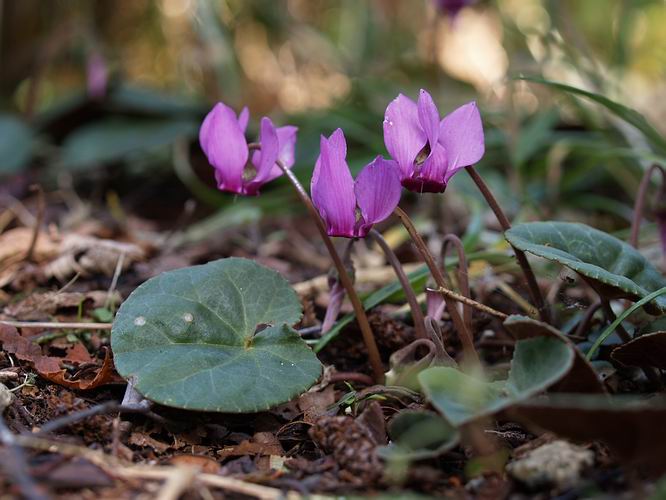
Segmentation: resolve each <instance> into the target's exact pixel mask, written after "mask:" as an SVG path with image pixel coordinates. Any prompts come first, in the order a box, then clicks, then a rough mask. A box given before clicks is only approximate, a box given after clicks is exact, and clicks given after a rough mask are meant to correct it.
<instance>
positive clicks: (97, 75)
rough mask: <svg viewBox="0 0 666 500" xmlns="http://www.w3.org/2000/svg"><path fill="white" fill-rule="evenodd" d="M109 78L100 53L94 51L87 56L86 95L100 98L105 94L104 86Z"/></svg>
mask: <svg viewBox="0 0 666 500" xmlns="http://www.w3.org/2000/svg"><path fill="white" fill-rule="evenodd" d="M108 80H109V71H108V69H107V67H106V61H105V60H104V57H102V54H100V53H99V52H97V51H95V52H92V53H91V54H90V56H89V57H88V63H87V67H86V85H87V87H88V95H89V96H90V97H91V98H93V99H101V98H102V97H104V95H105V94H106V87H107V83H108Z"/></svg>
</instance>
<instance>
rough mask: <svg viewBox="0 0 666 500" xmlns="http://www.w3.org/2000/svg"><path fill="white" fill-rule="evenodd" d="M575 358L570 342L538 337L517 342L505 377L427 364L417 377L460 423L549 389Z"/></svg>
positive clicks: (441, 407) (444, 411)
mask: <svg viewBox="0 0 666 500" xmlns="http://www.w3.org/2000/svg"><path fill="white" fill-rule="evenodd" d="M573 361H574V352H573V348H572V347H571V346H569V345H567V344H565V343H563V342H560V341H559V340H556V339H553V338H548V337H538V338H533V339H528V340H521V341H519V342H517V343H516V349H515V351H514V355H513V360H512V361H511V370H510V372H509V378H508V379H507V380H506V381H498V382H486V381H485V380H482V379H479V378H476V377H472V376H470V375H467V374H465V373H463V372H461V371H460V370H457V369H455V368H449V367H434V368H428V369H427V370H424V371H422V372H421V373H420V374H419V376H418V378H419V382H420V383H421V388H422V389H423V391H424V393H425V394H426V396H427V398H428V399H429V400H430V402H431V403H432V404H433V406H434V407H435V408H436V409H437V410H439V411H440V412H441V413H442V415H444V417H445V418H446V419H447V420H448V421H449V422H450V423H451V424H453V425H454V426H456V427H458V426H460V425H463V424H465V423H467V422H470V421H472V420H474V419H477V418H479V417H482V416H485V415H491V414H493V413H496V412H498V411H500V410H502V409H504V408H507V407H508V406H511V405H513V404H515V403H517V402H519V401H523V400H525V399H527V398H529V397H531V396H533V395H535V394H537V393H539V392H542V391H544V390H546V389H547V388H548V387H549V386H551V385H552V384H554V383H555V382H557V381H558V380H560V379H561V378H562V377H563V376H564V375H566V373H567V372H568V371H569V370H570V369H571V367H572V365H573Z"/></svg>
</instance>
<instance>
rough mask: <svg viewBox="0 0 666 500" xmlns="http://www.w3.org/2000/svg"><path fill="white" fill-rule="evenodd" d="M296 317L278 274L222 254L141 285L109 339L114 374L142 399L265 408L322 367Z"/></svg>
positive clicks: (298, 389) (296, 307)
mask: <svg viewBox="0 0 666 500" xmlns="http://www.w3.org/2000/svg"><path fill="white" fill-rule="evenodd" d="M300 317H301V305H300V302H299V299H298V297H297V295H296V293H295V292H294V291H293V289H292V288H291V287H290V286H289V284H288V283H287V281H286V280H285V279H284V278H282V276H280V275H279V274H278V273H277V272H275V271H273V270H271V269H268V268H265V267H263V266H260V265H259V264H257V263H255V262H253V261H250V260H245V259H239V258H229V259H221V260H217V261H213V262H209V263H208V264H205V265H202V266H193V267H187V268H184V269H178V270H176V271H170V272H167V273H164V274H161V275H159V276H157V277H155V278H152V279H150V280H148V281H147V282H145V283H144V284H142V285H141V286H140V287H138V288H137V289H136V290H135V291H134V292H133V293H132V294H131V295H130V296H129V298H128V299H127V300H126V301H125V302H124V303H123V304H122V305H121V307H120V309H119V310H118V313H117V315H116V319H115V321H114V323H113V330H112V332H111V346H112V349H113V353H114V360H115V364H116V368H117V369H118V372H119V373H120V374H121V375H122V376H123V377H125V378H128V379H131V380H132V382H133V384H134V386H135V387H136V389H137V390H138V391H139V392H140V393H141V394H143V395H144V396H145V397H146V398H148V399H151V400H153V401H156V402H158V403H161V404H164V405H168V406H174V407H177V408H187V409H194V410H205V411H221V412H237V413H240V412H254V411H261V410H265V409H267V408H270V407H272V406H275V405H277V404H280V403H283V402H285V401H289V400H290V399H291V398H293V397H294V396H296V395H298V394H300V393H302V392H303V391H305V390H306V389H307V388H308V387H310V386H311V385H312V384H313V383H314V382H315V381H316V380H317V378H318V377H319V375H320V374H321V364H320V363H319V361H318V360H317V358H316V356H315V355H314V353H313V352H312V351H311V350H310V349H309V348H308V347H307V346H306V345H305V343H304V342H303V340H302V339H301V338H300V336H299V335H298V333H296V332H295V331H294V330H293V329H292V328H291V327H290V326H289V325H292V324H294V323H295V322H297V321H298V320H299V318H300ZM262 328H263V329H262Z"/></svg>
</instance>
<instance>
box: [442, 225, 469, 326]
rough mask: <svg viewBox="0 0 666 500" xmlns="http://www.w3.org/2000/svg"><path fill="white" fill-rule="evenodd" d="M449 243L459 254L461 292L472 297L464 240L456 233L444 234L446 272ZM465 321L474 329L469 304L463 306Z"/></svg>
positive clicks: (443, 261) (443, 256)
mask: <svg viewBox="0 0 666 500" xmlns="http://www.w3.org/2000/svg"><path fill="white" fill-rule="evenodd" d="M449 245H453V246H454V247H455V248H456V252H457V254H458V265H457V267H458V286H459V287H460V292H461V293H462V295H464V296H465V297H469V298H470V299H471V298H472V294H471V292H470V289H469V277H468V275H467V256H466V255H465V248H464V247H463V244H462V241H460V238H458V237H457V236H456V235H455V234H453V233H449V234H447V235H446V236H444V239H443V240H442V250H441V252H440V266H441V268H442V269H443V270H444V272H445V273H446V272H447V271H446V264H445V263H446V251H447V250H448V247H449ZM463 321H464V322H465V324H466V325H467V328H469V331H470V332H471V331H472V309H471V308H470V307H469V306H463Z"/></svg>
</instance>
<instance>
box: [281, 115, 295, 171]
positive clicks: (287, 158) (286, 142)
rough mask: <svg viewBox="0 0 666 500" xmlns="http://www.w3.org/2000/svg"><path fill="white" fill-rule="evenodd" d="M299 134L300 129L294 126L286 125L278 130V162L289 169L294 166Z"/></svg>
mask: <svg viewBox="0 0 666 500" xmlns="http://www.w3.org/2000/svg"><path fill="white" fill-rule="evenodd" d="M297 132H298V127H294V126H293V125H285V126H284V127H278V129H277V136H278V142H279V143H280V153H279V154H278V160H280V161H281V162H282V164H283V165H284V166H285V167H287V168H291V167H292V166H293V165H294V156H295V154H294V152H295V150H296V133H297Z"/></svg>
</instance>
